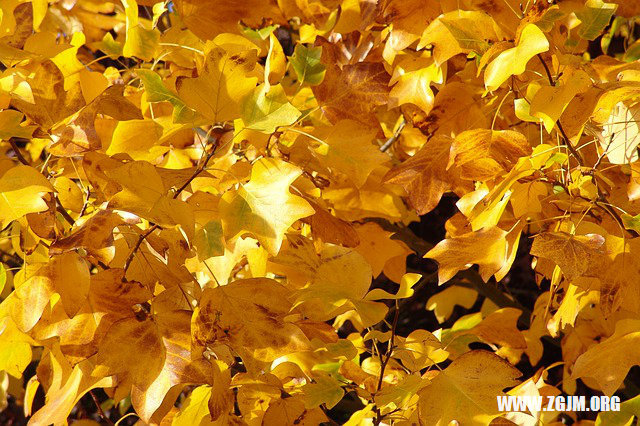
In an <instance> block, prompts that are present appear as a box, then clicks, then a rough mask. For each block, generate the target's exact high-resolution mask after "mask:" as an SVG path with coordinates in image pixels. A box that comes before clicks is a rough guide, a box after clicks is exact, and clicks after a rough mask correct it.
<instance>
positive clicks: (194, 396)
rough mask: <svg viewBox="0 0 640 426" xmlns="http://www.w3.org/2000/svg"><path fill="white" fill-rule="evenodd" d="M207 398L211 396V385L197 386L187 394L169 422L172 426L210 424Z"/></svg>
mask: <svg viewBox="0 0 640 426" xmlns="http://www.w3.org/2000/svg"><path fill="white" fill-rule="evenodd" d="M209 398H211V386H208V385H203V386H198V387H197V388H195V389H194V390H193V391H191V393H190V394H189V397H188V398H187V399H186V400H185V401H184V402H183V403H182V406H181V407H180V411H179V412H178V413H177V414H176V416H175V417H174V418H173V421H172V422H171V425H172V426H195V425H199V426H206V425H208V424H211V423H212V422H211V420H210V417H209V416H210V415H209V406H208V402H209Z"/></svg>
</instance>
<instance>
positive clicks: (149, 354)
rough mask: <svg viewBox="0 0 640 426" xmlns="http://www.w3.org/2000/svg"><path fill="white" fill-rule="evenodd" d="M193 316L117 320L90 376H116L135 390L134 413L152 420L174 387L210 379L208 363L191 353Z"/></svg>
mask: <svg viewBox="0 0 640 426" xmlns="http://www.w3.org/2000/svg"><path fill="white" fill-rule="evenodd" d="M190 318H191V313H190V312H189V311H175V312H168V313H164V314H159V315H155V316H153V317H152V318H147V319H143V320H139V319H138V318H136V317H132V318H125V319H122V320H120V321H117V322H115V323H114V324H113V325H111V328H110V329H109V332H108V333H107V335H106V336H105V338H104V339H103V340H102V342H101V343H100V346H99V348H98V355H97V360H96V363H97V365H96V369H95V370H94V371H93V373H92V374H93V375H115V377H117V379H118V388H119V390H120V391H121V392H123V393H124V395H126V394H128V393H129V392H131V402H132V404H133V406H134V407H135V409H136V412H138V413H139V414H140V416H141V417H142V418H144V419H147V420H148V419H150V418H151V416H152V415H153V413H154V412H155V411H156V410H157V409H158V408H159V407H160V405H161V404H162V400H163V399H164V397H165V395H166V394H167V392H169V390H170V389H171V388H172V387H174V386H177V385H179V384H190V383H202V382H207V381H208V380H209V375H210V369H211V367H210V364H209V362H208V361H207V360H205V359H197V358H195V357H194V358H193V359H192V357H191V355H190V349H191V333H190V331H189V330H190ZM114 345H116V346H117V347H119V348H121V352H118V351H114ZM141 357H143V358H141ZM134 365H137V366H138V368H136V369H131V367H132V366H134Z"/></svg>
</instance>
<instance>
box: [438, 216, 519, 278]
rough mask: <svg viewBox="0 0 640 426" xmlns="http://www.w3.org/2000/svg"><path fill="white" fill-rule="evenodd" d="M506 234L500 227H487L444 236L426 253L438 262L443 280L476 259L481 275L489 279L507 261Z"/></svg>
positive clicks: (451, 276)
mask: <svg viewBox="0 0 640 426" xmlns="http://www.w3.org/2000/svg"><path fill="white" fill-rule="evenodd" d="M506 236H507V232H506V231H503V230H502V229H500V228H495V227H494V228H485V229H482V230H480V231H477V232H470V233H468V234H464V235H460V236H457V237H452V238H448V239H446V240H443V241H441V242H440V243H438V245H436V246H435V247H434V248H433V249H431V250H430V251H429V252H428V253H427V254H425V257H428V258H430V259H434V260H435V261H437V262H438V265H439V268H438V280H439V283H440V284H444V283H445V282H447V281H449V280H450V279H451V278H453V276H454V275H455V274H456V273H458V271H461V270H464V269H467V268H468V267H469V266H470V264H472V263H475V264H477V265H479V266H480V276H481V277H482V279H483V280H485V281H487V280H488V279H489V278H490V277H491V276H492V275H494V274H495V273H497V272H498V271H499V270H500V269H501V268H502V267H503V266H504V264H505V263H506V262H507V242H506Z"/></svg>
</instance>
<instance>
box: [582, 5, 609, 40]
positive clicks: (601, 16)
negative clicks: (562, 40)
mask: <svg viewBox="0 0 640 426" xmlns="http://www.w3.org/2000/svg"><path fill="white" fill-rule="evenodd" d="M617 8H618V5H617V4H615V3H604V2H603V1H602V0H587V2H586V3H585V6H584V8H583V9H582V10H579V11H577V12H576V16H577V17H578V19H579V20H580V21H581V22H582V25H580V28H579V29H578V35H579V36H580V37H581V38H583V39H585V40H595V39H596V38H597V37H598V36H599V35H600V33H601V32H602V30H604V28H605V27H606V26H607V25H608V24H609V21H610V20H611V17H612V16H613V14H614V13H615V11H616V9H617Z"/></svg>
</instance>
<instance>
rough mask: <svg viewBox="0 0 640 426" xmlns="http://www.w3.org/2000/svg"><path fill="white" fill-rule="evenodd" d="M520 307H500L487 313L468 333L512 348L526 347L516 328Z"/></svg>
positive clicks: (491, 342)
mask: <svg viewBox="0 0 640 426" xmlns="http://www.w3.org/2000/svg"><path fill="white" fill-rule="evenodd" d="M521 314H522V311H521V310H520V309H516V308H502V309H498V310H497V311H495V312H492V313H491V314H489V315H488V316H487V317H486V318H485V319H483V320H482V322H481V323H480V324H478V325H476V326H475V327H473V328H472V329H471V330H469V331H468V333H471V334H475V335H476V336H478V337H480V338H481V339H482V340H484V341H485V342H487V343H490V344H494V345H500V346H507V347H509V348H513V349H526V347H527V343H526V342H525V340H524V336H523V335H522V333H521V332H520V330H518V327H517V323H518V318H519V317H520V315H521Z"/></svg>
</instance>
